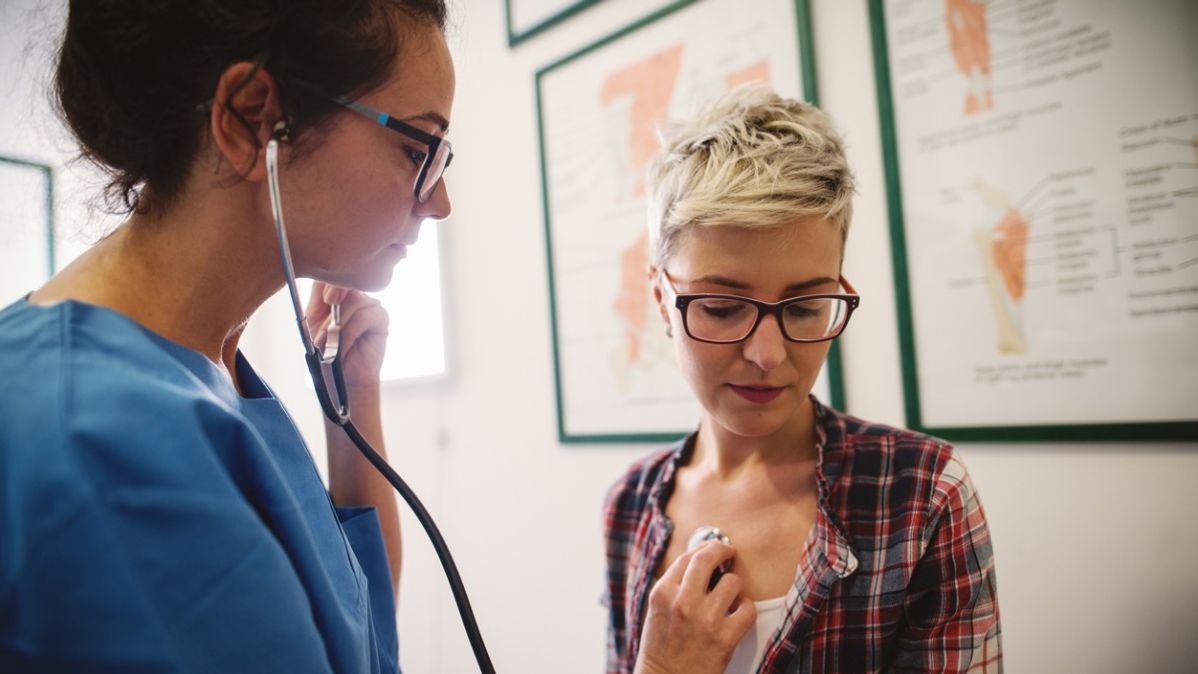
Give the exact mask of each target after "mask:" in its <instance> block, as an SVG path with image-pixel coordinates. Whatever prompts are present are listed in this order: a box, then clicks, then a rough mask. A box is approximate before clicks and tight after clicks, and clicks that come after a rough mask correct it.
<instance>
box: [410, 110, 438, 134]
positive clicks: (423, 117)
mask: <svg viewBox="0 0 1198 674" xmlns="http://www.w3.org/2000/svg"><path fill="white" fill-rule="evenodd" d="M403 121H405V122H407V123H409V124H411V123H412V122H432V123H433V124H436V125H437V126H439V127H441V133H442V134H446V133H449V120H448V119H445V116H444V115H442V114H440V113H436V112H425V113H421V114H419V115H413V116H411V117H404V118H403Z"/></svg>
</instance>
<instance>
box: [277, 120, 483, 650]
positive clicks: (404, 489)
mask: <svg viewBox="0 0 1198 674" xmlns="http://www.w3.org/2000/svg"><path fill="white" fill-rule="evenodd" d="M284 138H286V127H285V126H284V125H283V124H282V123H281V122H280V124H279V125H277V126H276V127H275V132H274V134H273V135H272V136H271V139H270V141H268V142H267V144H266V175H267V182H268V183H269V190H270V206H271V211H272V214H273V215H274V220H275V234H276V238H277V239H278V242H279V255H280V258H281V259H282V263H283V274H284V276H285V277H286V280H287V289H288V291H289V292H290V294H291V305H292V308H293V309H294V310H295V317H296V323H297V324H298V326H299V331H300V338H301V339H303V341H304V350H305V353H306V355H307V356H308V359H309V360H313V359H319V358H320V357H321V354H319V353H318V352H317V350H316V345H315V343H314V342H313V340H312V337H311V334H310V332H309V329H308V325H307V323H305V322H304V314H303V308H302V306H301V304H300V298H299V290H298V289H297V288H296V284H295V268H294V266H293V265H292V263H291V249H290V246H289V244H288V241H287V228H286V226H285V224H284V222H283V207H282V199H281V198H280V196H279V171H278V164H279V159H278V153H279V147H278V146H279V141H280V140H282V139H284ZM337 308H338V309H339V308H340V307H337ZM338 313H339V312H337V311H335V312H334V314H335V315H336V314H338ZM339 365H340V363H338V366H339ZM309 372H310V373H311V374H312V377H313V385H314V386H316V387H318V388H319V387H321V386H324V385H325V382H324V381H317V380H316V378H317V376H323V375H317V373H318V372H319V369H318V368H315V369H314V368H311V367H310V368H309ZM322 409H323V410H324V413H325V416H327V417H328V418H329V420H330V421H332V422H333V423H334V424H337V426H339V427H340V428H341V429H342V430H343V431H344V432H345V434H346V435H347V436H348V437H349V439H350V440H351V441H352V442H353V443H354V446H355V447H357V448H358V451H359V452H361V454H362V456H364V457H366V460H367V461H369V462H370V465H372V466H374V468H375V470H377V471H378V472H379V473H380V474H382V476H383V477H385V478H386V479H387V481H388V482H390V483H391V486H392V487H393V488H394V489H395V491H397V492H399V495H400V496H402V497H403V500H404V502H405V503H407V504H408V507H409V508H411V510H412V514H414V515H415V516H416V520H417V521H419V522H420V526H421V527H423V528H424V533H425V534H427V535H428V538H429V541H430V542H431V543H432V545H433V550H435V551H436V553H437V559H438V560H440V562H441V567H442V568H443V569H444V570H445V577H446V579H447V580H448V581H449V588H450V590H451V591H452V592H453V599H454V602H455V603H456V604H457V607H458V613H459V614H460V615H461V618H462V627H464V628H465V630H466V636H467V638H468V639H469V640H470V648H471V649H472V650H473V651H474V658H475V660H477V661H478V668H479V671H481V672H482V673H483V674H495V667H494V665H492V664H491V656H490V654H489V653H488V652H487V646H486V644H484V643H483V637H482V633H481V632H480V631H479V629H478V621H477V620H476V619H475V617H474V609H473V608H472V607H471V606H470V598H469V597H468V596H467V595H466V586H465V585H464V584H463V583H462V576H461V574H460V573H458V567H457V564H456V563H454V561H453V555H452V554H451V553H450V552H449V545H448V544H446V542H445V538H444V537H443V536H442V535H441V530H440V529H438V528H437V524H436V522H434V521H433V517H432V515H430V514H429V512H428V510H427V509H426V508H425V507H424V504H423V503H421V502H420V499H419V498H418V497H417V496H416V493H415V492H414V491H412V488H411V487H409V486H408V484H407V483H406V482H404V480H403V478H401V477H400V476H399V474H398V473H396V472H395V469H393V468H392V467H391V465H390V464H388V463H387V460H386V459H384V458H383V457H382V456H380V455H379V453H378V452H377V451H376V450H375V449H374V447H373V446H371V444H370V442H369V441H368V440H367V439H366V438H365V437H363V436H362V434H361V433H360V432H359V431H358V429H357V427H356V426H354V423H353V421H352V420H351V419H350V417H349V414H348V413H338V410H335V409H329V408H325V407H324V406H323V405H322Z"/></svg>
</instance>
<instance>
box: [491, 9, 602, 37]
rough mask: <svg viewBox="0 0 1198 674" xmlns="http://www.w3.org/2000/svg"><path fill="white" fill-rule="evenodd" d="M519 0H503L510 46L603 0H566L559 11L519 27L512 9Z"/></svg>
mask: <svg viewBox="0 0 1198 674" xmlns="http://www.w3.org/2000/svg"><path fill="white" fill-rule="evenodd" d="M515 2H519V0H503V10H504V25H505V26H506V27H507V44H508V46H509V47H515V46H516V45H519V44H520V43H521V42H524V41H525V40H528V39H529V38H532V37H535V36H537V35H539V34H540V33H542V32H544V31H545V30H548V29H549V28H552V27H553V26H556V25H557V24H559V23H561V22H563V21H565V20H566V19H569V18H570V17H572V16H574V15H575V14H578V13H579V12H581V11H582V10H584V9H586V8H588V7H592V6H594V5H597V4H599V3H600V2H602V0H573V1H569V0H567V1H564V2H562V4H561V8H560V9H558V11H556V12H553V13H552V14H549V15H548V16H546V17H544V18H542V19H540V20H539V21H537V22H535V23H533V24H532V25H530V26H527V27H518V26H516V25H515V23H514V19H515V17H514V14H515V12H514V11H513V9H512V4H513V3H515Z"/></svg>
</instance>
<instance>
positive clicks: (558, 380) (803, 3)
mask: <svg viewBox="0 0 1198 674" xmlns="http://www.w3.org/2000/svg"><path fill="white" fill-rule="evenodd" d="M704 1H705V0H679V1H676V2H674V3H672V4H670V5H667V6H665V7H663V8H661V9H659V10H657V11H655V12H652V13H650V14H648V15H647V16H645V17H643V18H641V19H639V20H636V21H634V22H632V23H631V24H629V25H627V26H625V27H624V28H621V29H619V30H617V31H615V32H613V33H611V34H609V35H607V36H606V37H604V38H601V39H599V40H597V41H595V42H594V43H592V44H589V45H587V46H585V47H583V48H581V49H579V50H577V51H574V52H572V53H570V54H568V55H566V56H564V57H562V58H560V59H558V60H556V61H554V62H552V63H550V64H548V65H546V66H544V67H543V68H541V69H539V70H538V71H537V73H536V76H535V89H536V105H537V130H538V142H539V151H540V167H541V181H542V182H541V190H542V191H541V194H542V208H543V213H544V226H545V246H546V261H547V267H548V277H549V304H550V306H549V309H550V316H551V330H552V343H553V365H554V386H555V402H556V405H557V431H558V439H559V441H560V442H562V443H564V444H582V443H662V442H672V441H674V440H677V439H678V438H680V437H682V436H683V435H685V434H686V433H688V432H690V430H692V429H689V428H677V429H673V428H671V429H668V430H662V431H660V432H657V431H654V432H645V431H628V430H622V429H620V428H611V429H607V430H604V431H603V432H579V431H577V430H574V429H572V428H570V425H569V423H568V422H567V418H566V416H567V412H566V408H567V405H568V404H569V401H568V400H567V394H566V392H565V386H564V383H563V379H564V376H565V372H564V367H565V364H564V362H563V353H562V352H563V347H562V334H561V329H562V328H561V326H562V323H561V320H560V319H561V307H562V304H561V303H562V302H563V301H564V299H565V298H563V296H562V292H563V291H562V288H561V286H560V284H559V283H558V278H557V268H556V262H555V259H554V234H555V232H554V223H553V221H552V215H551V203H550V190H551V185H550V178H549V174H550V171H549V170H548V166H549V165H548V156H547V150H546V130H545V129H546V103H545V96H544V83H545V78H546V77H547V76H548V75H550V74H552V73H554V72H555V71H557V70H558V69H559V68H562V67H564V66H567V65H570V64H575V63H577V62H579V61H580V59H585V58H586V57H588V56H589V55H593V54H595V53H596V52H597V51H599V50H602V49H604V48H606V47H609V46H611V45H615V44H619V43H620V41H621V40H622V39H625V38H628V37H629V36H631V35H634V34H636V33H637V32H638V31H640V30H642V29H645V28H646V27H648V26H652V25H655V24H658V23H659V22H663V21H668V20H669V19H670V17H672V16H677V13H678V12H680V11H682V10H684V9H687V8H690V7H692V6H695V5H702V4H704ZM788 5H789V6H793V8H794V15H795V16H794V18H795V24H794V38H795V45H794V46H795V57H796V58H797V59H798V63H797V64H796V65H797V70H798V72H799V74H800V79H801V82H802V90H801V94H802V96H803V97H804V98H805V99H807V100H808V101H810V102H812V103H818V95H817V92H818V86H817V82H816V74H815V62H814V50H813V46H812V33H811V15H810V6H809V3H808V0H790V2H789V3H788ZM826 372H827V377H828V389H829V395H830V398H831V400H830V401H829V402H830V403H831V404H832V406H834V407H837V408H840V409H843V408H844V400H845V392H844V378H843V365H842V355H841V349H840V347H839V345H838V344H837V343H835V342H833V344H832V347H831V349H830V351H829V355H828V361H827V366H826Z"/></svg>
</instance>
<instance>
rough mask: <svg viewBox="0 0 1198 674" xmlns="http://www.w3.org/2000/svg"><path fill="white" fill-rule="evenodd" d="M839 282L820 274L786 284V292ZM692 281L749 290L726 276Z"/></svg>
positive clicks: (795, 291) (744, 285)
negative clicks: (799, 281)
mask: <svg viewBox="0 0 1198 674" xmlns="http://www.w3.org/2000/svg"><path fill="white" fill-rule="evenodd" d="M839 282H840V281H839V280H837V279H834V278H830V277H827V276H820V277H818V278H813V279H808V280H806V281H802V282H801V283H792V284H790V285H788V286H786V291H785V292H787V293H797V292H801V291H804V290H807V289H808V288H813V287H815V286H819V285H824V284H825V283H839ZM691 283H714V284H715V285H721V286H727V287H729V288H735V289H736V290H748V289H749V286H748V284H745V283H741V282H740V281H737V280H734V279H730V278H728V277H726V276H704V277H703V278H698V279H695V280H694V281H691Z"/></svg>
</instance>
